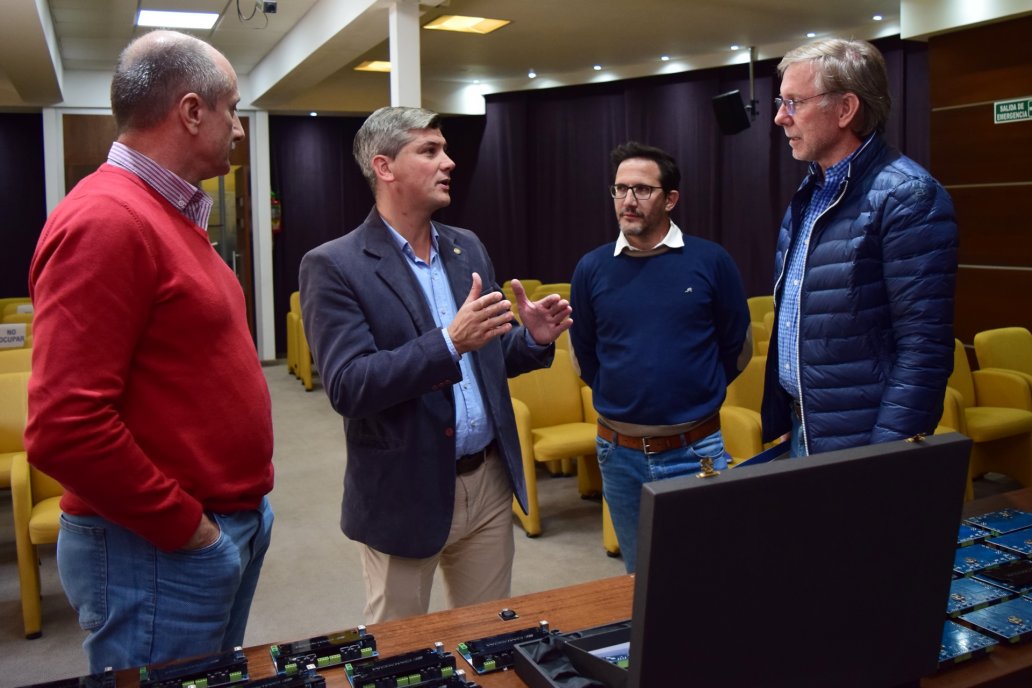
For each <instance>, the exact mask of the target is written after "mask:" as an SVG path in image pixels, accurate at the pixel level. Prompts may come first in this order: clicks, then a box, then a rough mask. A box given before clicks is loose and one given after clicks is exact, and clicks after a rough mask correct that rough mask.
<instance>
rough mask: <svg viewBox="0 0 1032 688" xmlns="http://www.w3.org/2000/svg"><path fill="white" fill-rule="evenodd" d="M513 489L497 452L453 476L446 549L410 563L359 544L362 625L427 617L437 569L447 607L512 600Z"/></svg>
mask: <svg viewBox="0 0 1032 688" xmlns="http://www.w3.org/2000/svg"><path fill="white" fill-rule="evenodd" d="M511 511H512V487H511V485H510V483H509V476H508V472H507V471H506V469H505V465H504V464H503V462H502V459H501V456H500V455H499V454H498V450H497V449H495V450H493V451H492V452H491V453H490V454H488V456H487V460H486V461H485V462H484V464H483V465H482V466H480V467H479V468H477V469H476V470H475V471H472V472H470V473H467V474H465V475H460V476H456V478H455V512H454V515H453V516H452V524H451V530H450V531H449V533H448V539H447V541H446V542H445V544H444V548H443V549H442V550H441V551H440V552H438V553H437V554H435V555H434V556H432V557H427V558H425V559H411V558H408V557H397V556H392V555H389V554H384V553H383V552H379V551H377V550H375V549H373V548H371V547H368V546H366V545H362V572H363V577H364V579H365V589H366V606H365V622H366V623H367V624H373V623H380V622H382V621H389V620H391V619H401V618H405V617H409V616H417V615H420V614H425V613H426V612H427V611H428V609H429V607H430V589H431V587H432V586H433V580H434V572H435V571H436V570H437V567H438V566H440V568H441V574H442V577H443V579H444V588H445V599H446V602H447V605H448V607H449V608H451V607H464V606H466V605H470V604H476V603H478V602H486V601H489V600H497V599H504V598H506V597H509V596H510V590H511V583H512V560H513V553H514V551H515V544H514V543H513V535H512V516H511V515H510V514H511Z"/></svg>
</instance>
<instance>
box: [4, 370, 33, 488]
mask: <svg viewBox="0 0 1032 688" xmlns="http://www.w3.org/2000/svg"><path fill="white" fill-rule="evenodd" d="M5 353H7V352H5ZM28 386H29V373H28V371H18V372H9V373H0V488H4V489H6V488H8V487H10V486H11V463H12V462H13V461H14V457H15V456H16V455H18V454H21V453H23V452H24V451H25V445H24V443H23V435H24V434H25V419H26V418H27V417H28Z"/></svg>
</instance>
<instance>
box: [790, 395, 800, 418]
mask: <svg viewBox="0 0 1032 688" xmlns="http://www.w3.org/2000/svg"><path fill="white" fill-rule="evenodd" d="M789 405H790V406H791V407H792V417H793V418H795V419H796V420H797V421H799V422H800V423H801V422H803V406H802V404H800V403H799V401H798V400H797V399H795V398H793V399H791V400H790V401H789Z"/></svg>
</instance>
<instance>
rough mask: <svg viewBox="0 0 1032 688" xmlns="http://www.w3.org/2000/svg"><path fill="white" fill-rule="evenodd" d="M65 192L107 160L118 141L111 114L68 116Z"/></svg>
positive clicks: (64, 125)
mask: <svg viewBox="0 0 1032 688" xmlns="http://www.w3.org/2000/svg"><path fill="white" fill-rule="evenodd" d="M61 121H62V127H63V128H64V159H65V193H67V192H69V191H71V190H72V187H73V186H75V185H76V184H78V183H79V181H80V180H81V179H82V178H83V177H85V176H87V175H89V174H92V173H93V171H94V170H96V169H97V168H98V167H99V166H100V164H101V163H102V162H104V161H105V160H107V154H108V149H109V148H111V142H112V141H114V140H115V118H114V117H113V116H111V115H64V116H63V117H62V118H61Z"/></svg>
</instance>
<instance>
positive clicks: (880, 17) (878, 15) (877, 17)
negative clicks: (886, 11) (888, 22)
mask: <svg viewBox="0 0 1032 688" xmlns="http://www.w3.org/2000/svg"><path fill="white" fill-rule="evenodd" d="M871 19H873V20H874V21H881V20H882V19H884V17H882V16H881V15H880V14H876V15H874V16H873V17H871Z"/></svg>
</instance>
